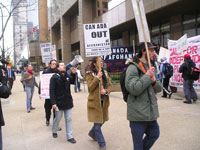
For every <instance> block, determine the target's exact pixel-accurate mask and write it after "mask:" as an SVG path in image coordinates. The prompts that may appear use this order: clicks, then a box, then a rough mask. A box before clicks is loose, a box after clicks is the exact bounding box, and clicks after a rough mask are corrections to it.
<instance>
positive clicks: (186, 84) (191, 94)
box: [179, 54, 198, 104]
mask: <svg viewBox="0 0 200 150" xmlns="http://www.w3.org/2000/svg"><path fill="white" fill-rule="evenodd" d="M195 66H196V64H195V63H194V62H193V61H192V60H191V57H190V55H189V54H185V55H184V63H183V64H182V65H181V66H180V68H179V72H180V73H182V77H183V91H184V95H185V98H186V100H185V101H184V103H186V104H191V103H192V101H191V100H193V101H194V102H196V101H197V99H198V98H197V94H196V91H195V89H194V87H193V83H194V80H191V75H190V68H191V67H195Z"/></svg>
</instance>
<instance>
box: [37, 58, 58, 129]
mask: <svg viewBox="0 0 200 150" xmlns="http://www.w3.org/2000/svg"><path fill="white" fill-rule="evenodd" d="M56 65H57V62H56V60H54V59H53V60H51V61H50V67H49V68H48V69H46V70H44V71H43V72H42V74H49V73H57V69H56ZM39 94H41V88H40V86H39ZM44 109H45V117H46V126H49V124H50V118H51V109H52V104H51V101H50V99H45V103H44ZM53 118H55V110H54V109H53Z"/></svg>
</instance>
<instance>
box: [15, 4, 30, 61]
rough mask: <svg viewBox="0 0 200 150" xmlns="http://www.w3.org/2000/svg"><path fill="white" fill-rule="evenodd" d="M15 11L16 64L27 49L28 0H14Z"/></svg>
mask: <svg viewBox="0 0 200 150" xmlns="http://www.w3.org/2000/svg"><path fill="white" fill-rule="evenodd" d="M11 5H12V8H15V9H14V12H13V36H14V37H13V40H14V42H13V43H14V64H16V63H17V62H18V61H19V60H20V58H21V57H22V54H23V51H24V50H26V49H27V43H28V42H27V1H26V0H12V3H11Z"/></svg>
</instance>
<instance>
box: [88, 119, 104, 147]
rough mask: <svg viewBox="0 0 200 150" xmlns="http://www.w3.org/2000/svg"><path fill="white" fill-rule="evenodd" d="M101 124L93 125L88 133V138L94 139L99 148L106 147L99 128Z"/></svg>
mask: <svg viewBox="0 0 200 150" xmlns="http://www.w3.org/2000/svg"><path fill="white" fill-rule="evenodd" d="M102 125H103V124H100V123H94V126H93V127H92V129H91V130H90V132H89V136H91V137H94V138H96V140H97V142H98V144H99V147H104V146H106V142H105V140H104V137H103V134H102V132H101V126H102Z"/></svg>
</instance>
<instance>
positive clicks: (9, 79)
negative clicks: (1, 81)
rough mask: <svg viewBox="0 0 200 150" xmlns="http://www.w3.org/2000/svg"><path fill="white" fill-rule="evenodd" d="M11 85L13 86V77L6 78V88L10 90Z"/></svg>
mask: <svg viewBox="0 0 200 150" xmlns="http://www.w3.org/2000/svg"><path fill="white" fill-rule="evenodd" d="M12 87H13V79H12V78H8V88H9V89H10V91H11V90H12Z"/></svg>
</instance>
